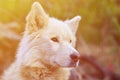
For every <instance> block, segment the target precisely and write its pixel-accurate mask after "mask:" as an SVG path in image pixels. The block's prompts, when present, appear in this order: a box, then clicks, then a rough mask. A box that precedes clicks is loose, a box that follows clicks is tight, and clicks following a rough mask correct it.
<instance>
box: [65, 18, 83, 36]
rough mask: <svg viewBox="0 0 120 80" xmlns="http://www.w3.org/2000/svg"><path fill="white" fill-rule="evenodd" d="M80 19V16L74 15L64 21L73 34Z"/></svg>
mask: <svg viewBox="0 0 120 80" xmlns="http://www.w3.org/2000/svg"><path fill="white" fill-rule="evenodd" d="M80 20H81V16H76V17H74V18H72V19H70V20H67V21H65V23H67V24H68V26H70V29H71V30H72V32H73V33H74V34H75V33H76V31H77V28H78V25H79V21H80Z"/></svg>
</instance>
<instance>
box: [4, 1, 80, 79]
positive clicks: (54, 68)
mask: <svg viewBox="0 0 120 80" xmlns="http://www.w3.org/2000/svg"><path fill="white" fill-rule="evenodd" d="M80 19H81V18H80V16H76V17H74V18H72V19H70V20H67V21H61V20H58V19H55V18H52V17H49V16H48V15H47V14H46V13H45V11H44V10H43V8H42V6H41V5H40V4H39V3H38V2H34V3H33V5H32V8H31V10H30V12H29V14H28V16H27V17H26V29H25V32H24V35H23V38H22V40H21V43H20V45H19V48H18V51H17V54H16V60H15V61H14V63H13V64H12V65H11V66H10V67H9V68H8V69H7V70H6V71H5V72H4V74H3V76H2V80H68V77H69V75H70V73H69V71H70V69H71V68H73V67H75V66H76V65H77V64H78V62H79V60H78V58H79V53H78V51H77V50H76V49H75V48H74V46H75V41H76V37H75V33H76V30H77V27H78V24H79V20H80Z"/></svg>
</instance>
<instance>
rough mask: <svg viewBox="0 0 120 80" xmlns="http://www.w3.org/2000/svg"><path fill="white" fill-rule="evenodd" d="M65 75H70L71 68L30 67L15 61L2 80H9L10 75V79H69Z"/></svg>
mask: <svg viewBox="0 0 120 80" xmlns="http://www.w3.org/2000/svg"><path fill="white" fill-rule="evenodd" d="M13 70H14V71H13ZM66 72H68V73H66ZM13 74H14V75H13ZM48 75H49V76H48ZM65 75H66V76H69V69H65V68H54V67H50V66H45V65H41V67H30V66H23V65H22V64H20V65H18V62H14V63H13V64H12V65H11V67H10V68H9V69H8V70H7V71H6V72H5V75H4V76H3V79H2V80H8V77H9V80H59V79H60V80H67V78H68V77H63V76H65Z"/></svg>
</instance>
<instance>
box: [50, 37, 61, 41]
mask: <svg viewBox="0 0 120 80" xmlns="http://www.w3.org/2000/svg"><path fill="white" fill-rule="evenodd" d="M51 40H52V41H54V42H59V40H58V39H57V38H56V37H53V38H51Z"/></svg>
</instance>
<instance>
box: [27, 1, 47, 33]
mask: <svg viewBox="0 0 120 80" xmlns="http://www.w3.org/2000/svg"><path fill="white" fill-rule="evenodd" d="M26 22H27V25H26V31H28V32H29V33H32V32H34V31H36V30H39V29H41V28H43V27H45V26H47V24H48V15H47V14H46V13H45V11H44V9H43V8H42V6H41V5H40V4H39V3H38V2H34V3H33V5H32V8H31V11H30V12H29V14H28V16H27V17H26Z"/></svg>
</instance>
